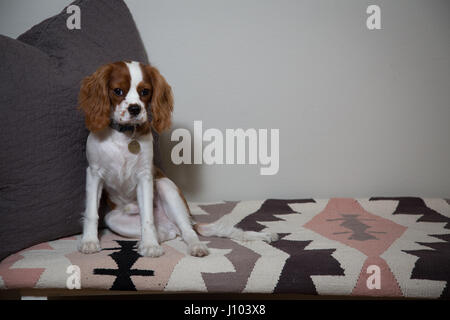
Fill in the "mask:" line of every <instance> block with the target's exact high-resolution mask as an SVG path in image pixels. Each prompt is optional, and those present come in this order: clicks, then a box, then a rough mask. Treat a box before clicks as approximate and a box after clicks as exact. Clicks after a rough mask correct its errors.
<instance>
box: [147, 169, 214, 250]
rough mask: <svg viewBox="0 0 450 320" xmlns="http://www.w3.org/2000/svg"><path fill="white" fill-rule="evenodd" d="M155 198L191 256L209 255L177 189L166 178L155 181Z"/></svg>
mask: <svg viewBox="0 0 450 320" xmlns="http://www.w3.org/2000/svg"><path fill="white" fill-rule="evenodd" d="M156 190H157V197H158V198H159V200H160V203H161V206H162V208H163V209H164V213H165V214H166V215H167V217H168V218H169V220H171V221H173V223H175V225H176V226H177V227H178V229H179V230H180V232H181V237H182V238H183V240H184V241H185V242H186V243H187V245H188V247H189V253H190V254H191V255H192V256H196V257H203V256H206V255H208V254H209V251H208V248H207V247H206V245H205V244H204V243H202V242H200V240H199V238H198V235H197V233H196V232H195V231H194V229H193V226H192V222H191V220H190V214H189V208H188V207H187V204H186V202H185V201H184V200H183V198H182V196H181V195H180V193H179V190H178V187H177V186H176V185H175V184H174V183H173V182H172V181H171V180H170V179H168V178H165V177H164V178H160V179H157V180H156Z"/></svg>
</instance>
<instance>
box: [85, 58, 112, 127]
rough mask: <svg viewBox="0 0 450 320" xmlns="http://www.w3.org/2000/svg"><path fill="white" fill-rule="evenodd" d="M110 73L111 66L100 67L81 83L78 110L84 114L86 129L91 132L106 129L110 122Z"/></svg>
mask: <svg viewBox="0 0 450 320" xmlns="http://www.w3.org/2000/svg"><path fill="white" fill-rule="evenodd" d="M111 71H112V65H111V64H107V65H104V66H101V67H100V68H98V69H97V71H95V72H94V73H93V74H92V75H90V76H88V77H86V78H84V79H83V81H82V82H81V89H80V94H79V95H78V104H79V109H81V110H82V111H83V112H84V114H85V121H86V127H87V128H88V129H89V130H90V131H93V132H95V131H99V130H102V129H104V128H106V127H107V126H108V125H109V122H110V110H111V102H110V100H109V88H108V82H109V76H110V74H111Z"/></svg>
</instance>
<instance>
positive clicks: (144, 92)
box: [141, 89, 150, 96]
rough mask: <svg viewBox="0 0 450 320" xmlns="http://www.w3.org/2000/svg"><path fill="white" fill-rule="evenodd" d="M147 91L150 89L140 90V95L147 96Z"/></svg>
mask: <svg viewBox="0 0 450 320" xmlns="http://www.w3.org/2000/svg"><path fill="white" fill-rule="evenodd" d="M149 93H150V90H148V89H142V90H141V96H148V94H149Z"/></svg>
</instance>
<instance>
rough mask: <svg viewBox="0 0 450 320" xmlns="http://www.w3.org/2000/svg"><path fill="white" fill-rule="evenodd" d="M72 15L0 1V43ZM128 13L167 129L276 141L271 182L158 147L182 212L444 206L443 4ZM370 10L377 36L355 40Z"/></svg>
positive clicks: (166, 5) (448, 117)
mask: <svg viewBox="0 0 450 320" xmlns="http://www.w3.org/2000/svg"><path fill="white" fill-rule="evenodd" d="M37 2H39V5H38V4H37ZM68 2H69V1H49V0H46V1H24V0H20V1H17V0H16V1H2V2H1V5H0V9H1V13H0V32H1V33H2V34H6V35H8V36H13V37H15V36H17V35H18V34H20V33H21V32H23V31H25V30H27V29H28V28H29V27H31V26H32V25H33V24H34V23H37V22H39V21H40V20H42V19H44V18H46V17H47V16H48V15H50V14H54V13H57V12H59V11H61V9H62V8H63V7H64V5H65V4H67V3H68ZM5 3H6V4H5ZM126 3H127V4H128V6H129V8H130V10H131V12H132V14H133V16H134V18H135V20H136V24H137V26H138V28H139V30H140V32H141V37H142V39H143V41H144V43H145V45H146V48H147V51H148V54H149V58H150V60H151V62H152V63H153V64H154V65H156V66H157V67H159V69H160V71H161V72H162V73H163V74H164V75H165V77H166V78H167V80H168V81H169V82H170V84H171V85H172V87H173V89H174V94H175V100H176V104H175V112H174V127H175V128H177V127H186V128H188V129H192V127H193V121H194V120H202V121H203V126H204V128H205V129H206V128H218V129H221V130H223V131H224V130H225V129H226V128H269V129H270V128H278V129H280V170H279V173H278V174H277V175H274V176H261V175H259V167H258V166H251V165H221V166H220V165H215V166H207V165H181V166H175V165H173V164H171V163H170V150H171V148H172V146H173V145H174V143H173V142H170V134H165V135H164V136H163V139H162V147H163V150H164V153H163V155H164V162H165V167H166V169H167V171H168V172H169V176H171V177H172V178H173V179H174V180H175V181H176V182H177V183H178V184H179V185H180V186H181V188H182V189H183V190H184V191H185V193H186V194H187V196H188V198H189V199H190V200H196V201H215V200H235V199H262V198H266V197H274V198H275V197H276V198H291V197H331V196H357V197H367V196H372V195H377V196H378V195H422V196H430V197H450V125H449V123H450V40H449V39H450V2H449V1H445V0H442V1H435V0H431V1H429V0H428V1H426V0H422V1H417V0H395V1H377V0H373V1H352V0H345V1H344V0H342V1H333V0H326V1H325V0H310V1H299V0H292V1H287V0H282V1H276V0H266V1H261V0H246V1H242V0H227V1H225V0H223V1H219V0H217V1H211V0H189V1H184V0H176V1H175V0H158V1H156V0H155V1H144V0H127V1H126ZM369 4H378V5H380V6H381V19H382V30H378V31H369V30H367V28H366V27H365V20H366V17H367V15H366V13H365V11H366V8H367V6H368V5H369ZM26 8H28V9H26Z"/></svg>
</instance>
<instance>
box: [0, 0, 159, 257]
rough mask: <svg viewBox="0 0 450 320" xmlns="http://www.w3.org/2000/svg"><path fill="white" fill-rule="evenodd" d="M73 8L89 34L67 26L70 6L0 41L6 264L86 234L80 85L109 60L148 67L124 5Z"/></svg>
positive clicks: (0, 205)
mask: <svg viewBox="0 0 450 320" xmlns="http://www.w3.org/2000/svg"><path fill="white" fill-rule="evenodd" d="M73 4H76V5H78V6H79V7H80V9H81V30H69V29H68V28H67V27H66V20H67V18H68V17H69V14H67V13H66V9H64V10H63V11H62V12H61V13H60V14H58V15H56V16H54V17H51V18H49V19H47V20H45V21H43V22H41V23H40V24H38V25H36V26H34V27H33V28H32V29H30V30H29V31H27V32H25V33H24V34H22V35H21V36H19V37H18V39H17V40H14V39H11V38H8V37H4V36H0V77H1V78H0V81H1V83H2V85H1V86H0V119H1V125H0V133H1V135H0V165H1V166H0V260H1V259H3V258H4V257H6V256H7V255H9V254H11V253H13V252H16V251H18V250H20V249H23V248H25V247H28V246H31V245H33V244H36V243H39V242H42V241H48V240H53V239H56V238H59V237H63V236H69V235H73V234H76V233H79V232H80V231H81V223H80V218H81V212H82V211H83V210H84V199H85V172H86V167H87V162H86V156H85V143H86V138H87V135H88V131H87V130H86V128H85V126H84V119H83V115H82V113H81V112H80V111H78V110H77V95H78V92H79V88H80V81H81V79H82V78H83V77H85V76H87V75H89V74H91V73H92V72H94V71H95V70H96V69H97V68H98V67H99V66H100V65H102V64H105V63H108V62H112V61H118V60H137V61H141V62H144V63H148V59H147V54H146V52H145V49H144V46H143V44H142V41H141V39H140V36H139V33H138V31H137V29H136V25H135V24H134V21H133V18H132V16H131V14H130V11H129V10H128V8H127V7H126V5H125V4H124V2H123V1H119V0H85V1H75V2H74V3H73ZM155 153H156V156H155V162H156V163H157V164H159V152H158V148H157V147H156V151H155ZM102 208H103V209H102V211H104V209H105V208H104V206H103V207H102Z"/></svg>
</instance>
